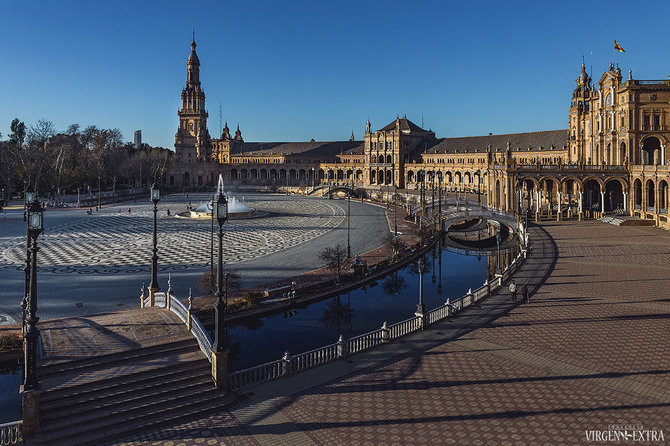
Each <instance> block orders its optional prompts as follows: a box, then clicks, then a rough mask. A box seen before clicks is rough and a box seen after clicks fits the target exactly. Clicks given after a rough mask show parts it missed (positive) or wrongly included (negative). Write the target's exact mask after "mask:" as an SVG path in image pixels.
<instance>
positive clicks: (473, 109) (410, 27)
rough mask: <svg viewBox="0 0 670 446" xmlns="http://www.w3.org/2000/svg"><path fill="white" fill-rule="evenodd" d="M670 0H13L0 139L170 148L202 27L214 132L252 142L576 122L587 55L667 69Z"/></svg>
mask: <svg viewBox="0 0 670 446" xmlns="http://www.w3.org/2000/svg"><path fill="white" fill-rule="evenodd" d="M669 13H670V3H667V2H644V1H637V2H630V1H626V2H606V3H602V2H588V1H576V2H569V1H563V2H543V1H532V2H513V1H512V2H499V1H494V2H482V1H479V2H473V1H471V2H457V3H456V2H454V4H448V2H444V1H436V2H408V1H402V2H394V1H383V2H373V1H366V2H361V1H351V2H349V1H341V0H340V1H336V2H321V1H285V2H279V1H268V2H255V1H237V2H223V1H211V2H205V1H189V2H185V1H179V2H168V1H161V2H144V1H139V2H113V1H110V2H97V1H85V2H84V1H82V2H72V1H61V2H47V1H44V2H34V1H13V2H3V4H2V15H3V20H2V26H0V41H2V42H3V45H2V48H3V51H2V56H3V57H2V59H3V60H2V69H1V70H0V86H1V87H0V88H1V90H0V93H1V96H0V97H1V99H0V104H2V106H1V107H0V132H1V133H2V135H3V139H4V138H6V137H7V134H8V133H9V123H10V122H11V120H12V119H13V118H14V117H18V118H19V119H21V120H22V121H24V122H25V123H26V124H27V125H30V124H32V123H34V122H36V121H37V120H38V119H40V118H42V117H44V118H47V119H49V120H51V121H53V123H54V124H55V126H56V129H57V130H64V129H65V128H66V127H67V126H68V125H69V124H71V123H79V124H80V125H82V127H83V126H86V125H90V124H93V125H97V126H99V127H104V128H114V127H116V128H119V129H120V130H121V131H122V132H123V135H124V138H125V139H126V140H129V141H130V140H132V136H133V135H132V133H133V131H134V130H136V129H142V132H143V138H144V141H145V142H147V143H149V144H151V145H162V146H164V147H168V148H172V147H173V144H174V133H175V131H176V128H177V115H176V112H177V108H178V107H179V97H180V93H181V89H182V88H183V86H184V84H185V82H186V59H187V57H188V52H189V43H190V41H191V30H192V28H195V31H196V41H197V43H198V55H199V57H200V61H201V63H202V66H201V81H202V82H203V86H204V89H205V93H206V95H207V108H208V110H209V114H210V119H209V125H208V126H209V129H210V134H211V135H212V137H217V136H218V133H219V119H218V115H219V111H218V110H219V102H221V103H222V106H223V117H224V119H226V120H228V123H229V125H230V126H231V127H233V128H234V126H235V125H236V124H237V123H238V122H239V124H240V127H241V129H242V134H243V136H244V138H245V140H247V141H307V140H309V139H311V138H314V139H316V140H341V139H348V137H349V135H350V134H351V131H352V130H354V132H355V136H356V138H357V139H361V138H362V133H363V130H364V125H365V120H366V119H368V118H369V119H370V121H371V122H372V126H373V128H375V129H376V128H380V127H382V126H383V125H385V124H387V123H388V122H390V121H391V120H393V119H394V118H395V116H396V114H400V115H402V114H407V117H408V118H409V119H411V120H413V121H414V122H415V123H417V124H419V125H420V124H421V119H422V114H423V118H424V123H425V127H426V128H432V129H433V130H434V131H435V132H436V133H437V136H439V137H446V136H463V135H480V134H486V133H488V132H493V133H511V132H523V131H534V130H547V129H558V128H566V127H567V118H568V106H569V101H570V97H571V92H572V89H573V88H574V85H575V78H576V77H577V75H578V74H579V69H580V64H581V58H582V55H585V56H586V64H587V68H589V67H590V66H593V76H594V78H596V79H598V78H599V77H600V75H601V74H602V72H603V71H604V70H605V69H606V68H607V66H608V63H609V61H610V60H611V58H612V47H613V39H614V38H616V39H617V40H618V42H619V43H620V44H621V45H622V46H623V48H624V49H625V50H626V53H617V55H616V61H617V62H619V64H620V66H621V69H622V71H623V73H624V77H625V76H627V73H628V70H629V69H632V70H633V76H634V77H635V78H639V79H663V78H666V77H667V76H668V74H669V73H670V45H668V38H667V17H668V16H670V14H669Z"/></svg>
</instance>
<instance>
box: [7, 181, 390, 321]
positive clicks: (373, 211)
mask: <svg viewBox="0 0 670 446" xmlns="http://www.w3.org/2000/svg"><path fill="white" fill-rule="evenodd" d="M240 195H244V196H245V198H246V200H247V201H248V202H249V204H250V205H251V206H254V203H262V205H261V206H259V208H261V209H259V210H261V211H263V212H261V213H260V215H259V218H256V219H249V220H232V221H230V222H228V223H226V226H224V247H225V248H224V249H225V251H224V254H225V256H226V261H227V262H230V264H231V269H233V270H235V271H238V272H239V273H240V275H241V277H242V286H243V287H249V286H254V285H259V284H262V283H267V282H271V281H274V280H281V279H286V278H288V277H292V276H296V275H299V274H303V273H306V272H308V271H311V270H314V269H317V268H318V267H319V266H320V260H319V252H320V251H321V250H323V249H324V248H325V247H331V246H334V245H335V244H337V243H340V244H344V245H346V237H347V226H346V207H347V202H346V200H325V199H323V198H317V197H305V196H300V195H290V196H286V195H279V194H252V193H244V194H240ZM210 197H211V194H190V195H189V197H188V198H187V197H185V196H183V195H181V194H175V195H168V196H166V197H164V198H163V199H162V200H161V202H160V203H159V206H158V208H159V214H158V215H159V217H158V228H159V238H158V240H159V251H158V255H159V284H160V286H161V288H162V289H163V290H165V289H166V288H167V283H166V281H167V273H168V272H170V273H171V274H172V289H173V290H174V292H175V293H176V295H177V296H179V297H184V298H185V297H186V296H188V290H189V288H192V290H193V295H194V296H197V295H198V294H199V292H198V289H197V281H198V278H199V277H200V276H201V275H202V274H203V273H204V272H205V271H206V270H207V268H208V265H209V260H210V256H209V252H210V237H209V234H210V224H209V221H206V222H202V221H192V220H180V219H177V218H175V217H174V213H175V212H181V211H184V210H185V209H186V205H187V204H188V203H189V202H191V203H192V204H193V205H194V206H195V205H197V204H198V203H199V202H200V201H205V200H206V199H208V198H210ZM128 208H131V213H130V215H128V213H127V209H128ZM168 208H169V209H170V210H171V213H172V215H173V216H172V217H167V215H166V214H167V209H168ZM151 209H152V205H151V203H150V202H149V200H146V201H145V202H141V201H138V202H134V201H132V202H126V203H120V204H117V205H113V206H106V207H103V209H101V210H100V211H99V212H96V211H94V213H93V215H91V216H88V215H85V212H84V210H83V209H53V208H50V209H48V210H47V212H46V214H45V219H44V220H45V227H46V230H45V233H44V234H42V235H41V236H40V238H39V240H38V241H39V246H40V251H39V254H38V264H39V265H40V268H39V272H38V296H39V309H38V315H39V316H40V318H41V319H42V320H47V319H52V318H60V317H69V316H87V315H91V314H98V313H101V312H105V311H111V310H117V309H125V308H134V307H137V306H138V302H139V299H138V296H139V294H140V287H141V285H142V283H143V282H145V283H147V285H148V283H149V282H150V263H151V260H150V259H151V227H152V215H153V214H152V211H151ZM384 211H385V210H384V209H383V208H382V207H378V206H374V205H370V204H367V203H363V204H362V203H360V202H358V201H354V200H352V202H351V247H352V254H354V255H355V254H360V253H364V252H367V251H370V250H372V249H375V248H377V247H378V246H380V245H381V244H383V243H384V238H385V237H386V235H387V234H388V225H387V224H386V217H385V212H384ZM22 217H23V211H22V209H10V210H8V211H7V219H3V220H0V325H2V324H12V323H15V322H16V321H18V320H19V319H20V310H21V309H20V307H19V302H20V300H21V297H22V295H23V288H24V272H23V270H22V265H21V262H23V255H24V254H23V252H24V249H25V246H24V243H25V230H26V229H25V228H26V226H25V222H24V221H23V218H22Z"/></svg>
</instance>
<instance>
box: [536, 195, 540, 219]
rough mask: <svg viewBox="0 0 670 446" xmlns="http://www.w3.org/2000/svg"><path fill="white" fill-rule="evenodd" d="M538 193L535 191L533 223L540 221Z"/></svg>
mask: <svg viewBox="0 0 670 446" xmlns="http://www.w3.org/2000/svg"><path fill="white" fill-rule="evenodd" d="M540 198H541V195H540V191H539V190H536V191H535V221H540V220H541V215H540Z"/></svg>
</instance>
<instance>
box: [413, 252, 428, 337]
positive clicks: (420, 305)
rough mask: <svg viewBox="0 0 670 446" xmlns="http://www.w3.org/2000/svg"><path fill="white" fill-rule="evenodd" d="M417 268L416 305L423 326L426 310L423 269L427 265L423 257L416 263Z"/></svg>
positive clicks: (417, 314)
mask: <svg viewBox="0 0 670 446" xmlns="http://www.w3.org/2000/svg"><path fill="white" fill-rule="evenodd" d="M416 266H417V269H418V270H419V303H418V304H417V306H416V313H414V314H415V315H416V316H418V317H419V318H421V328H422V329H423V327H424V314H425V312H426V306H425V305H424V304H423V270H424V267H425V264H424V260H423V257H420V258H419V261H418V262H417V263H416Z"/></svg>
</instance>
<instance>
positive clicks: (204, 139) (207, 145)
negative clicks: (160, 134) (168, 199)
mask: <svg viewBox="0 0 670 446" xmlns="http://www.w3.org/2000/svg"><path fill="white" fill-rule="evenodd" d="M195 47H196V44H195V33H194V35H193V41H192V42H191V54H190V55H189V56H188V61H187V62H186V65H187V67H188V68H187V74H186V87H184V89H183V90H182V91H181V108H180V109H179V110H178V111H177V115H179V128H178V129H177V134H176V135H175V144H174V148H175V155H176V156H177V160H178V161H179V162H183V163H193V162H198V161H209V159H210V157H211V154H212V153H211V152H212V148H211V139H210V136H209V132H208V131H207V117H208V116H209V114H208V113H207V110H205V92H204V90H203V89H202V87H201V85H200V60H199V59H198V55H197V54H196V52H195Z"/></svg>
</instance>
